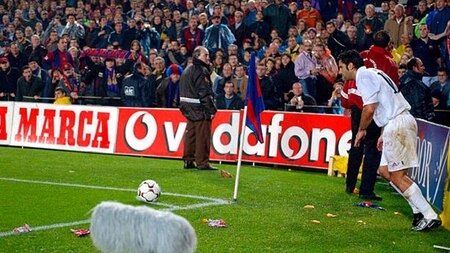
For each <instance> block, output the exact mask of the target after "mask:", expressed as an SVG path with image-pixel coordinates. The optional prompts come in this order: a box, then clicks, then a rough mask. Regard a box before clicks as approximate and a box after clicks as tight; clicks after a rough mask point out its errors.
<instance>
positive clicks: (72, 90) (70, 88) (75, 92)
mask: <svg viewBox="0 0 450 253" xmlns="http://www.w3.org/2000/svg"><path fill="white" fill-rule="evenodd" d="M62 70H63V78H62V79H61V80H60V81H59V83H58V87H61V88H63V89H64V90H65V91H66V94H69V96H70V98H71V102H72V104H75V103H76V102H77V100H78V97H79V96H81V95H82V94H83V92H84V89H85V87H84V84H82V83H81V76H80V75H79V74H77V73H75V71H74V68H73V66H72V65H71V64H69V63H65V64H64V65H63V66H62Z"/></svg>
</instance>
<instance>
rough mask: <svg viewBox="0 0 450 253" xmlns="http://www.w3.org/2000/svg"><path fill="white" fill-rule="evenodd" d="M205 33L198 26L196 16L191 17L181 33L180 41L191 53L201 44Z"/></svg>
mask: <svg viewBox="0 0 450 253" xmlns="http://www.w3.org/2000/svg"><path fill="white" fill-rule="evenodd" d="M204 36H205V33H204V32H203V30H202V29H200V28H198V23H197V18H195V17H191V18H190V19H189V25H188V26H187V27H185V28H184V29H183V31H182V33H181V43H182V44H184V45H186V48H187V49H188V51H189V53H191V54H192V52H194V49H195V48H196V47H197V46H200V45H202V42H203V39H204Z"/></svg>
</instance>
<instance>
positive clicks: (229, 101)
mask: <svg viewBox="0 0 450 253" xmlns="http://www.w3.org/2000/svg"><path fill="white" fill-rule="evenodd" d="M223 90H224V91H225V93H224V94H221V95H218V96H217V98H216V105H217V109H226V110H240V109H242V108H244V102H242V100H241V98H240V97H239V96H238V95H236V93H234V84H233V82H232V81H231V80H230V81H227V82H226V83H225V87H224V88H223Z"/></svg>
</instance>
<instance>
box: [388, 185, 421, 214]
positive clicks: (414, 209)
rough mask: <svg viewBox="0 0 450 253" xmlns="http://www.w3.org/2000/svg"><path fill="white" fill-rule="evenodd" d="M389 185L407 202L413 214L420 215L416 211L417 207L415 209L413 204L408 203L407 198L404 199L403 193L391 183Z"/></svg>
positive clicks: (417, 210)
mask: <svg viewBox="0 0 450 253" xmlns="http://www.w3.org/2000/svg"><path fill="white" fill-rule="evenodd" d="M389 184H390V185H391V186H392V188H394V189H395V190H396V191H397V192H398V193H399V194H400V195H402V196H403V197H404V198H405V199H406V201H407V202H408V204H409V206H410V207H411V209H412V212H413V213H414V214H418V213H420V211H419V209H417V207H416V206H415V205H414V204H413V203H411V201H409V199H407V198H406V197H405V195H403V193H402V192H401V191H400V189H399V188H397V186H396V185H395V184H394V183H392V181H391V182H389Z"/></svg>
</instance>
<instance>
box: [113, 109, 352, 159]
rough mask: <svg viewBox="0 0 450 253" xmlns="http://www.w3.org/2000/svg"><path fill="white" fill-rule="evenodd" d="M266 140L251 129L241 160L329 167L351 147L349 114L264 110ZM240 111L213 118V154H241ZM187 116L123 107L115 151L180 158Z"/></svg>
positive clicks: (214, 156)
mask: <svg viewBox="0 0 450 253" xmlns="http://www.w3.org/2000/svg"><path fill="white" fill-rule="evenodd" d="M261 120H262V131H263V135H264V140H265V142H264V143H256V138H255V137H254V135H253V134H252V133H250V132H249V130H248V129H247V131H246V135H245V138H244V140H245V142H244V148H243V151H244V153H243V160H244V161H252V162H260V163H270V164H285V165H294V166H306V167H314V168H326V167H327V163H328V160H329V157H330V156H333V155H335V154H339V155H345V154H347V151H348V149H349V148H350V143H349V142H350V139H351V131H350V120H349V119H348V118H346V117H343V116H338V115H325V114H300V113H287V112H275V111H266V112H263V113H262V115H261ZM241 122H242V119H241V113H240V112H239V111H220V112H218V113H217V115H216V118H215V119H214V120H213V124H212V136H211V138H212V139H211V153H210V156H211V159H212V160H222V161H224V160H225V161H235V160H237V154H238V147H239V132H240V129H241V127H240V125H241ZM185 129H186V120H185V118H184V117H183V116H182V115H181V113H180V112H179V110H170V109H145V108H140V109H139V108H120V109H119V121H118V127H117V143H116V153H119V154H128V155H140V156H155V157H174V158H181V157H182V154H183V135H184V131H185Z"/></svg>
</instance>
